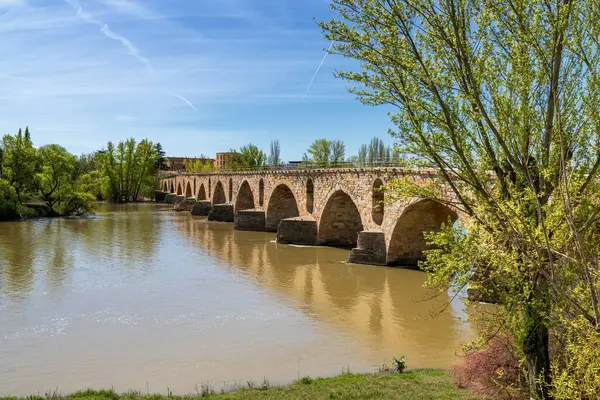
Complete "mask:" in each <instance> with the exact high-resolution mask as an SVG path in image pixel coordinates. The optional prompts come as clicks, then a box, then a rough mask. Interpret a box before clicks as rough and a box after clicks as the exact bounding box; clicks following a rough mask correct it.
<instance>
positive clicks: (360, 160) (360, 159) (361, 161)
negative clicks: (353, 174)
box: [357, 144, 369, 167]
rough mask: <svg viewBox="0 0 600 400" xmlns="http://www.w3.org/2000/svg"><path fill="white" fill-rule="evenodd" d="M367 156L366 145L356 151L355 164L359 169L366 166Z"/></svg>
mask: <svg viewBox="0 0 600 400" xmlns="http://www.w3.org/2000/svg"><path fill="white" fill-rule="evenodd" d="M368 155H369V149H368V147H367V145H366V144H363V145H361V146H360V148H359V149H358V156H357V164H358V165H359V166H361V167H364V166H366V165H367V157H368Z"/></svg>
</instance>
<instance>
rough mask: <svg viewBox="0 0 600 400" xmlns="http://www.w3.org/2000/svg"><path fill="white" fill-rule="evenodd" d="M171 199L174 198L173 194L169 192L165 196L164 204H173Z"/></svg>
mask: <svg viewBox="0 0 600 400" xmlns="http://www.w3.org/2000/svg"><path fill="white" fill-rule="evenodd" d="M173 200H175V195H174V194H173V193H169V194H167V195H166V196H165V203H166V204H173Z"/></svg>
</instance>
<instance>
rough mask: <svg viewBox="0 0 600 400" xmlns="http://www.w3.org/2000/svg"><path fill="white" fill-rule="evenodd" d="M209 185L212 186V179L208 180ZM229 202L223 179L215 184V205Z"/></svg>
mask: <svg viewBox="0 0 600 400" xmlns="http://www.w3.org/2000/svg"><path fill="white" fill-rule="evenodd" d="M208 185H209V187H210V181H209V182H208ZM226 202H227V199H226V198H225V189H223V184H222V183H221V181H218V182H217V184H216V185H215V193H214V194H213V202H212V203H213V205H215V204H224V203H226Z"/></svg>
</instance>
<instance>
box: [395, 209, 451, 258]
mask: <svg viewBox="0 0 600 400" xmlns="http://www.w3.org/2000/svg"><path fill="white" fill-rule="evenodd" d="M457 219H458V215H457V214H456V212H455V211H454V210H452V209H451V208H449V207H447V206H445V205H443V204H441V203H439V202H437V201H434V200H419V201H417V202H415V203H413V204H411V205H409V206H408V207H406V208H405V209H404V211H403V212H402V214H401V215H400V218H398V220H397V221H396V226H395V227H394V230H393V231H392V235H391V237H390V241H389V245H388V251H387V263H388V264H389V265H406V266H412V267H414V266H417V265H418V262H419V261H422V260H424V255H423V251H424V250H426V249H427V248H428V246H427V243H426V242H425V237H424V236H423V234H424V233H425V232H438V231H439V230H440V229H441V227H442V224H445V223H448V222H450V223H453V222H455V221H456V220H457Z"/></svg>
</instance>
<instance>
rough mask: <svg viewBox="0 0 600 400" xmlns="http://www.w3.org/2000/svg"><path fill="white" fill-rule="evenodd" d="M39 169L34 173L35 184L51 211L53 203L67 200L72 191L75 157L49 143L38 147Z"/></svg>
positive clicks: (52, 210) (53, 210)
mask: <svg viewBox="0 0 600 400" xmlns="http://www.w3.org/2000/svg"><path fill="white" fill-rule="evenodd" d="M38 157H39V162H40V169H39V171H38V172H37V173H36V174H35V177H34V181H35V186H36V188H37V189H38V190H39V192H40V193H41V195H42V199H43V200H44V201H45V202H46V205H47V206H48V208H49V209H50V211H51V212H56V210H55V209H54V205H55V204H56V203H58V204H59V205H60V204H61V202H62V201H63V200H65V201H67V199H68V197H69V196H70V195H71V193H72V192H73V171H74V170H75V163H76V161H77V160H76V157H75V156H73V155H72V154H69V153H68V152H67V151H66V150H65V149H64V148H62V147H60V146H58V145H56V144H51V145H48V146H44V147H41V148H40V149H38Z"/></svg>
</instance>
